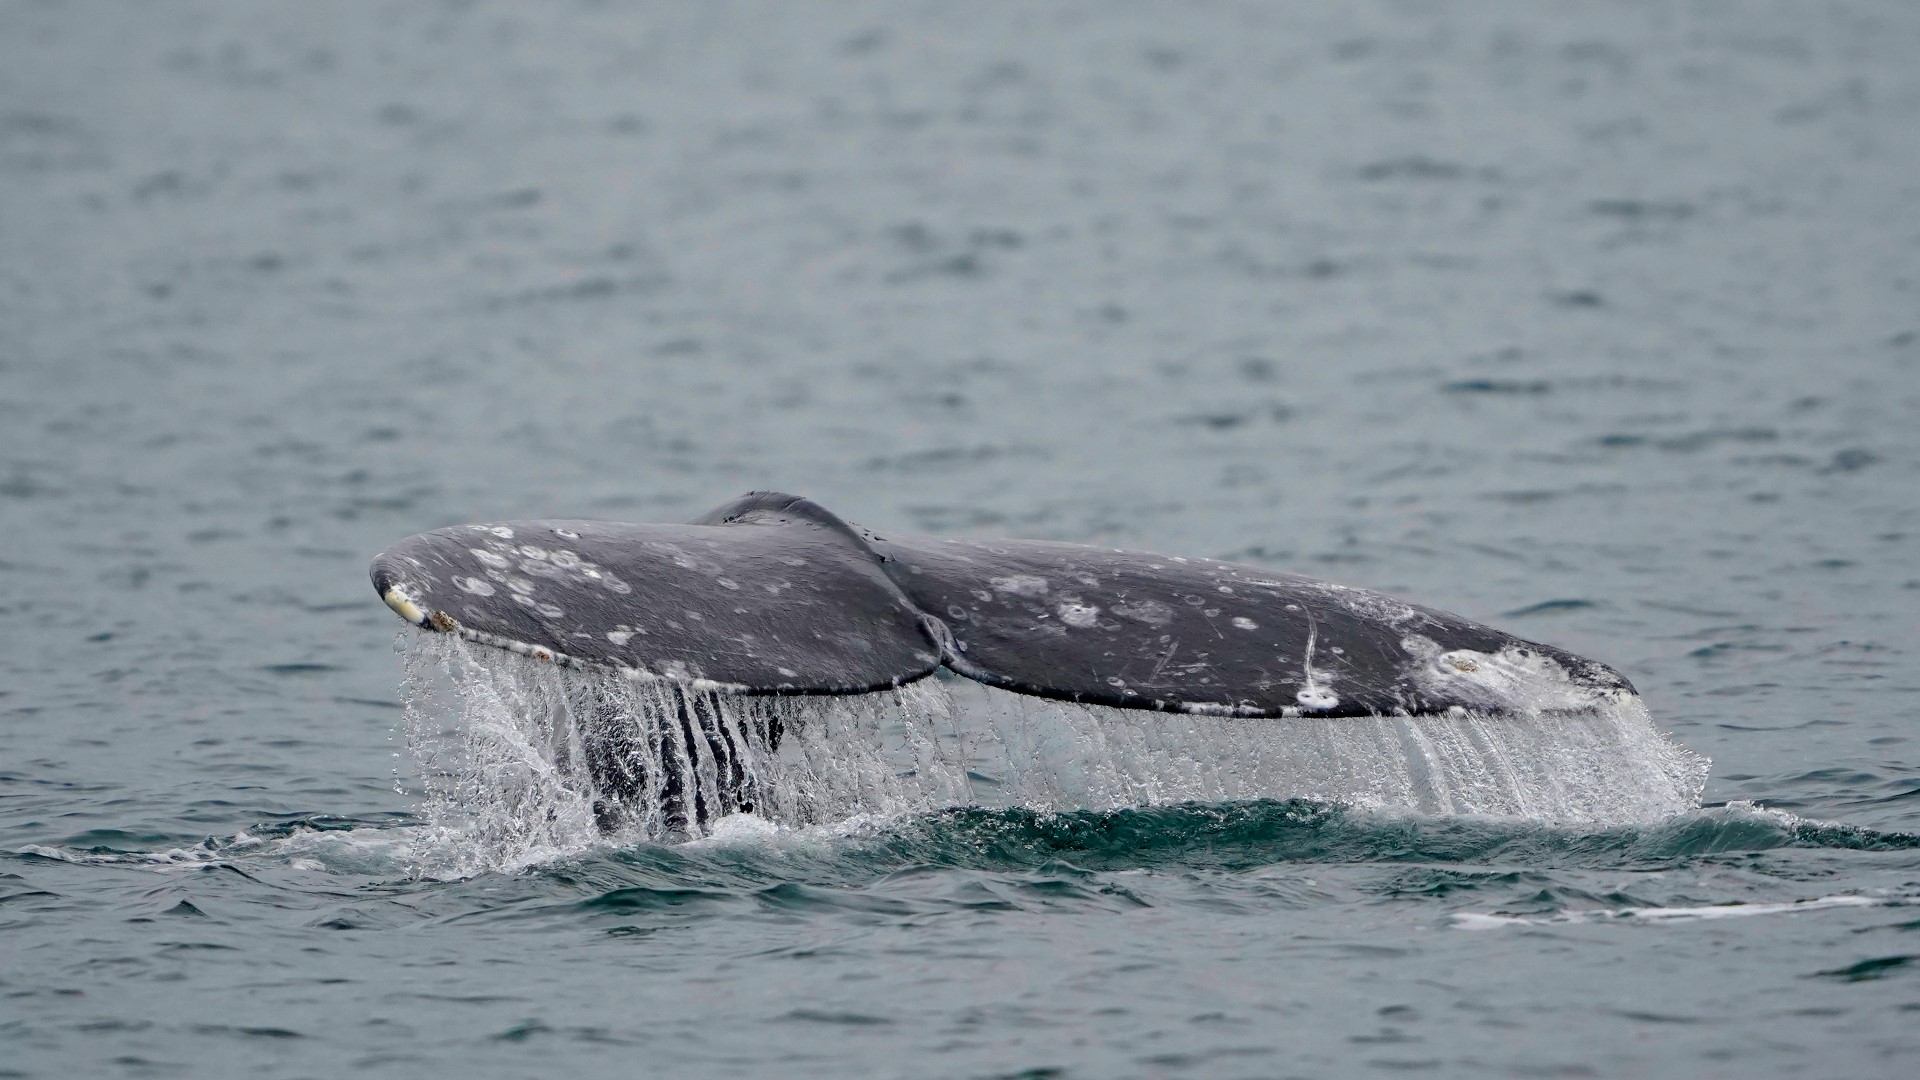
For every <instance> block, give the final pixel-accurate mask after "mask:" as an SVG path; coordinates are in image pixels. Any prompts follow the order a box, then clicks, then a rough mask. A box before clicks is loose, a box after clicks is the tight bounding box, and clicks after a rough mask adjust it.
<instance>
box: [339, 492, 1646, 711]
mask: <svg viewBox="0 0 1920 1080" xmlns="http://www.w3.org/2000/svg"><path fill="white" fill-rule="evenodd" d="M372 576H373V585H374V588H375V589H376V590H377V591H378V592H379V594H380V596H381V597H382V599H384V600H385V601H386V602H387V604H388V606H390V607H391V608H393V610H394V611H395V612H397V613H399V615H400V616H401V617H402V618H404V619H406V620H407V621H408V622H411V623H414V624H415V625H418V626H420V627H423V628H425V629H428V630H434V631H440V632H448V633H457V634H459V635H461V636H462V637H465V638H467V639H469V640H472V641H475V642H478V643H481V644H484V645H489V646H494V647H498V648H504V649H510V650H513V651H515V652H518V653H521V654H524V655H528V656H531V657H534V658H536V659H540V660H546V661H551V662H553V663H556V664H562V665H589V666H599V667H604V668H610V669H614V670H618V671H620V672H623V673H625V674H626V675H628V676H629V677H631V678H635V679H670V680H675V681H677V682H680V683H682V684H685V685H687V686H689V687H691V688H694V689H709V690H718V691H724V692H733V693H745V694H857V693H864V692H871V691H876V690H883V689H887V688H889V687H896V686H899V685H901V684H903V683H908V682H912V681H914V680H916V679H921V678H924V677H926V676H928V675H930V674H932V673H933V672H934V671H935V670H936V669H937V668H939V667H940V666H942V665H945V666H946V667H948V668H950V669H952V670H953V671H955V672H958V673H959V674H961V675H964V676H967V677H968V678H971V679H977V680H979V681H981V682H984V683H988V684H990V685H993V686H998V687H1002V688H1005V689H1007V690H1012V691H1015V692H1017V693H1022V694H1033V695H1038V696H1042V697H1051V698H1062V699H1067V700H1072V701H1081V702H1087V703H1092V704H1100V705H1112V706H1118V707H1121V708H1132V709H1160V710H1167V711H1177V712H1189V713H1204V714H1215V715H1227V716H1369V715H1416V716H1417V715H1430V714H1435V713H1447V712H1449V711H1455V710H1466V711H1471V712H1483V713H1507V712H1515V711H1523V710H1526V709H1577V708H1587V707H1594V706H1597V705H1599V704H1601V703H1603V702H1605V701H1609V700H1618V699H1621V698H1624V697H1626V696H1629V695H1631V694H1632V693H1633V687H1632V686H1631V685H1630V684H1629V683H1628V682H1627V680H1626V679H1625V678H1623V677H1622V676H1621V675H1620V674H1619V673H1618V672H1616V671H1614V670H1613V669H1611V668H1609V667H1606V666H1605V665H1602V664H1598V663H1595V662H1593V661H1590V660H1585V659H1582V658H1580V657H1578V656H1574V655H1572V654H1571V653H1567V652H1565V651H1563V650H1560V649H1556V648H1554V647H1552V646H1549V645H1542V644H1538V643H1535V642H1530V641H1523V640H1521V639H1519V638H1516V637H1513V636H1511V635H1509V634H1506V633H1503V632H1501V631H1499V630H1495V629H1492V628H1491V627H1487V626H1482V625H1480V624H1478V623H1474V622H1470V621H1468V620H1466V619H1463V618H1460V617H1459V616H1457V615H1451V614H1448V613H1447V612H1444V611H1438V610H1435V609H1432V608H1427V607H1421V606H1419V605H1417V604H1410V603H1406V602H1404V601H1401V600H1397V599H1395V598H1393V597H1390V596H1386V595H1384V594H1381V593H1377V592H1372V591H1369V590H1366V589H1355V588H1349V587H1347V586H1344V585H1335V584H1332V583H1329V582H1323V581H1316V580H1314V579H1312V578H1306V577H1301V576H1298V575H1295V574H1283V573H1275V572H1273V571H1270V570H1265V569H1261V568H1259V567H1254V566H1245V565H1239V564H1235V563H1226V562H1219V561H1216V560H1213V559H1186V558H1180V557H1177V556H1168V555H1155V554H1150V553H1146V552H1137V551H1120V550H1116V549H1111V548H1100V547H1089V546H1085V545H1081V544H1063V543H1054V542H1049V541H1041V540H958V539H944V538H939V537H930V536H892V537H885V536H880V535H877V534H875V533H874V532H872V531H871V530H868V529H864V528H859V527H857V526H854V525H851V524H849V523H847V522H845V521H843V520H841V519H840V518H838V517H836V516H835V515H834V514H832V513H830V512H829V511H827V510H826V509H825V508H823V507H821V506H819V505H818V504H816V503H814V502H812V501H811V500H808V499H804V498H800V497H798V496H794V495H784V494H780V493H778V492H753V493H750V494H748V495H745V496H742V497H741V498H739V499H736V500H734V501H733V502H730V503H728V504H726V505H725V506H722V507H719V508H718V509H716V510H713V511H711V512H709V513H707V514H705V515H702V516H701V517H699V518H697V519H695V520H694V521H692V522H690V523H688V524H685V525H636V524H627V523H624V522H611V521H512V522H503V523H498V524H486V525H459V526H455V527H452V528H447V529H436V530H434V531H432V532H427V533H421V534H419V535H418V536H412V537H409V538H407V539H405V540H402V541H401V542H400V543H398V544H395V545H394V546H393V547H391V548H389V549H387V550H386V551H383V552H381V553H380V554H379V556H377V557H376V558H375V559H374V560H373V567H372Z"/></svg>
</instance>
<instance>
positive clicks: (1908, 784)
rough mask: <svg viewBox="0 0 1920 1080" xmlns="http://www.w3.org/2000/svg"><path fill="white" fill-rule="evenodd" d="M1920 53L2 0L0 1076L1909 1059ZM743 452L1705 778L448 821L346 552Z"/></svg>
mask: <svg viewBox="0 0 1920 1080" xmlns="http://www.w3.org/2000/svg"><path fill="white" fill-rule="evenodd" d="M1917 53H1920V8H1915V7H1914V6H1912V5H1909V4H1903V3H1892V2H1880V3H1875V2H1869V0H1853V2H1835V3H1826V4H1821V5H1817V6H1816V5H1809V4H1802V3H1795V2H1778V3H1765V2H1754V3H1745V4H1706V3H1677V2H1675V3H1664V2H1644V3H1628V2H1612V3H1602V4H1592V5H1582V6H1580V7H1578V8H1566V7H1558V6H1556V7H1551V8H1549V7H1545V6H1541V5H1534V4H1527V3H1517V2H1515V3H1508V2H1497V3H1496V2H1478V0H1476V2H1473V3H1467V2H1459V3H1446V4H1412V3H1387V2H1370V3H1356V4H1346V5H1339V6H1333V5H1309V4H1278V5H1275V4H1253V3H1249V4H1231V3H1198V4H1182V5H1179V6H1178V7H1177V8H1176V7H1174V6H1168V5H1155V4H1142V3H1101V4H1078V3H1067V4H1057V5H1032V6H1029V5H1008V4H935V3H913V4H852V3H849V4H834V5H781V4H751V3H727V2H719V3H708V4H701V5H684V6H667V5H649V6H636V5H625V4H614V3H565V4H550V5H541V6H532V5H524V6H523V5H512V4H505V3H457V4H456V3H436V4H410V3H409V4H402V3H388V4H371V3H346V4H330V5H303V4H294V3H283V4H226V3H179V4H169V5H142V4H104V3H103V4H81V3H54V2H30V0H16V2H11V3H7V4H5V5H4V6H0V638H3V639H4V643H5V648H4V649H0V1076H32V1077H41V1076H74V1075H85V1076H108V1075H124V1076H224V1075H261V1076H266V1075H271V1076H289V1077H292V1076H339V1075H349V1074H351V1075H392V1076H432V1075H454V1074H459V1075H468V1076H547V1075H576V1076H616V1075H656V1074H665V1073H669V1072H671V1073H673V1074H677V1075H700V1076H735V1075H767V1076H849V1075H873V1076H915V1077H918V1076H939V1077H947V1076H953V1077H974V1076H978V1077H991V1076H1023V1077H1095V1076H1099V1077H1107V1076H1114V1077H1119V1076H1139V1077H1156V1076H1167V1077H1186V1076H1248V1077H1278V1076H1351V1075H1372V1074H1375V1073H1382V1074H1386V1073H1391V1074H1400V1073H1407V1072H1412V1073H1416V1074H1419V1073H1425V1074H1432V1075H1461V1076H1467V1075H1471V1076H1486V1075H1513V1076H1595V1075H1598V1076H1614V1075H1671V1076H1715V1075H1725V1076H1742V1077H1747V1076H1776V1075H1777V1076H1788V1075H1818V1076H1830V1075H1850V1076H1906V1075H1911V1071H1912V1068H1913V1064H1914V1062H1915V1060H1916V1054H1920V1036H1916V1034H1915V1024H1916V1021H1917V1020H1920V912H1917V911H1915V910H1914V908H1913V906H1912V905H1915V904H1920V756H1916V752H1917V750H1916V747H1917V744H1916V743H1915V742H1914V741H1913V740H1914V738H1915V735H1916V732H1915V716H1916V705H1915V702H1916V700H1920V698H1916V694H1920V666H1917V663H1916V649H1920V628H1917V626H1920V623H1917V620H1916V614H1917V613H1920V559H1916V555H1920V509H1917V507H1920V499H1916V495H1920V424H1916V418H1917V417H1920V295H1916V253H1920V211H1916V206H1920V123H1916V122H1915V118H1916V116H1920V67H1916V66H1915V65H1914V63H1913V57H1914V56H1915V55H1916V54H1917ZM765 487H774V488H781V489H785V490H790V491H795V492H799V493H802V494H806V495H809V496H811V497H813V498H815V499H817V500H819V501H820V502H822V503H824V504H825V505H826V506H827V507H829V508H830V509H832V510H834V511H836V512H838V513H840V514H842V515H844V516H846V517H849V518H852V519H855V520H858V521H861V522H864V523H867V524H869V525H872V526H875V527H877V528H882V529H886V528H897V529H906V530H918V531H927V532H946V533H955V534H966V535H1018V536H1030V537H1040V538H1048V539H1063V540H1074V541H1086V542H1096V543H1102V544H1111V545H1115V546H1126V547H1141V548H1148V549H1156V550H1163V551H1173V552H1181V553H1186V554H1191V555H1211V556H1217V557H1222V558H1231V559H1236V560H1241V561H1247V562H1254V563H1259V564H1262V565H1268V566H1272V567H1275V568H1278V569H1287V570H1294V571H1299V572H1304V573H1311V574H1316V575H1319V576H1324V577H1329V578H1333V579H1336V580H1340V581H1345V582H1348V583H1352V584H1356V585H1365V586H1370V587H1374V588H1379V589H1385V590H1388V591H1391V592H1395V593H1397V594H1401V595H1404V596H1406V597H1408V598H1410V599H1414V600H1417V601H1419V602H1422V603H1427V604H1431V605H1434V606H1438V607H1443V608H1447V609H1450V610H1454V611H1458V612H1460V613H1462V614H1464V615H1467V616H1469V617H1473V618H1477V619H1480V620H1482V621H1486V622H1491V623H1494V624H1496V625H1499V626H1502V627H1504V628H1507V629H1510V630H1512V631H1514V632H1516V633H1519V634H1521V635H1523V636H1527V637H1533V638H1538V639H1543V640H1548V641H1552V642H1554V643H1556V644H1559V645H1562V646H1565V647H1567V648H1570V649H1572V650H1574V651H1576V652H1579V653H1583V654H1586V655H1591V656H1593V657H1596V658H1598V659H1601V660H1605V661H1607V662H1609V663H1611V664H1613V665H1614V666H1616V667H1618V668H1620V669H1621V670H1623V671H1625V672H1626V673H1627V674H1628V675H1629V676H1630V677H1631V678H1633V679H1634V680H1635V682H1636V683H1637V685H1638V686H1639V688H1640V689H1641V691H1642V692H1643V694H1644V695H1645V699H1646V702H1647V705H1648V708H1649V709H1650V710H1651V712H1652V715H1653V717H1654V718H1655V720H1656V722H1658V723H1659V724H1660V725H1662V726H1663V727H1664V728H1665V729H1667V730H1668V731H1670V732H1672V733H1673V734H1674V736H1675V737H1676V738H1677V739H1678V740H1679V741H1680V742H1682V743H1684V744H1685V745H1686V746H1688V747H1690V748H1691V749H1693V750H1695V751H1697V752H1699V753H1702V754H1705V755H1707V756H1710V757H1711V758H1712V760H1713V768H1712V772H1711V775H1710V777H1709V780H1708V785H1707V789H1706V793H1705V796H1704V802H1705V803H1706V806H1705V807H1704V808H1702V809H1700V810H1697V811H1693V812H1690V813H1686V814H1682V815H1680V816H1678V817H1673V818H1668V819H1665V820H1659V821H1653V822H1637V823H1636V822H1619V823H1600V824H1592V825H1587V826H1547V825H1541V824H1535V823H1528V822H1525V821H1517V820H1501V819H1492V818H1485V817H1460V816H1446V815H1432V814H1426V815H1422V814H1404V813H1403V814H1391V813H1374V812H1368V811H1365V810H1359V809H1353V808H1346V807H1342V806H1339V805H1335V804H1331V803H1327V802H1324V801H1311V800H1289V799H1269V800H1255V801H1230V802H1196V803H1192V804H1187V805H1179V806H1162V807H1155V808H1148V809H1142V810H1137V811H1128V810H1124V809H1122V810H1114V809H1111V808H1104V809H1088V810H1081V811H1067V812H1059V813H1054V812H1045V811H1044V810H1036V809H1030V808H1022V807H1019V806H1003V807H999V808H988V807H979V808H965V807H956V808H953V809H950V810H942V811H937V812H933V813H928V814H919V815H910V816H905V817H898V818H894V819H890V820H879V821H865V822H852V823H847V824H845V825H844V826H843V827H840V828H834V829H815V830H784V831H783V830H776V829H773V828H772V827H770V826H766V825H765V824H764V823H756V822H750V821H743V822H737V823H735V825H733V826H730V827H728V828H726V829H723V830H722V833H721V835H720V836H717V837H715V838H712V839H709V840H703V841H700V842H698V843H695V844H691V845H681V846H661V845H639V846H626V847H614V848H607V847H598V848H590V849H584V850H579V851H574V852H570V853H566V854H563V855H560V856H557V857H555V858H553V859H551V860H548V861H544V862H540V863H538V864H537V865H534V866H532V867H531V868H522V869H511V868H507V869H487V868H485V867H480V868H478V869H476V868H475V866H474V865H472V864H471V863H470V862H466V863H463V862H461V861H460V858H461V857H463V853H462V852H458V851H449V850H447V849H446V848H445V846H444V845H442V846H436V844H437V843H439V840H437V839H436V838H437V837H438V836H439V834H436V833H435V832H434V830H433V829H432V828H431V827H430V826H429V824H428V823H427V822H426V821H425V820H424V819H423V818H422V816H421V815H422V811H421V803H420V797H419V794H418V792H419V789H420V784H419V777H418V775H417V770H416V767H415V765H414V763H413V759H412V758H410V757H409V756H407V755H406V754H405V752H404V750H403V747H402V743H403V735H404V732H403V731H402V728H403V724H402V715H403V714H402V709H401V705H400V693H399V690H398V689H397V687H398V684H399V682H400V679H401V666H402V665H401V658H399V657H397V656H396V655H395V652H394V648H393V642H394V632H395V629H396V626H397V625H398V624H397V623H396V621H395V620H394V618H393V616H392V614H391V613H390V612H388V611H387V610H386V609H385V608H384V607H382V606H381V605H380V603H379V602H378V600H377V599H376V598H375V597H374V596H373V594H372V591H371V589H370V588H369V587H368V585H367V581H366V578H365V566H366V562H367V560H368V559H369V558H370V557H371V555H372V554H373V553H374V552H376V551H378V550H380V549H381V548H382V547H384V546H386V545H388V544H390V543H392V542H393V541H395V540H397V539H399V538H400V537H403V536H405V535H408V534H410V533H414V532H419V531H422V530H425V529H428V528H433V527H438V526H441V525H445V524H451V523H456V522H461V521H473V520H487V519H507V518H523V517H543V516H546V517H561V516H567V517H608V518H620V519H628V520H643V521H655V520H663V521H670V520H684V519H685V518H687V517H691V516H693V515H694V514H697V513H699V512H701V511H703V510H705V509H707V508H708V507H709V506H712V505H715V504H717V503H719V502H721V501H723V500H725V499H727V498H730V497H732V496H734V495H737V494H739V493H740V492H742V491H745V490H748V489H751V488H765ZM1056 809H1057V808H1056ZM442 839H444V838H442ZM447 843H449V844H451V843H453V841H451V840H449V841H447ZM469 854H470V853H469ZM1726 905H1741V906H1739V907H1729V906H1726ZM1736 916H1738V917H1736Z"/></svg>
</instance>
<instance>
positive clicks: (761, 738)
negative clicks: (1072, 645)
mask: <svg viewBox="0 0 1920 1080" xmlns="http://www.w3.org/2000/svg"><path fill="white" fill-rule="evenodd" d="M402 636H403V640H402V643H401V647H402V650H403V652H404V653H405V656H406V672H407V692H406V719H405V724H406V730H407V741H408V744H409V746H410V748H411V749H412V751H413V753H414V755H415V757H416V759H417V763H418V766H419V770H420V774H421V777H422V784H423V787H424V792H423V794H424V805H423V808H422V809H423V812H424V814H425V816H426V817H427V819H428V820H429V822H430V823H431V824H432V825H433V826H435V827H436V828H438V829H441V830H445V831H447V832H448V833H449V834H450V835H455V836H459V837H463V838H464V839H465V840H466V841H467V842H469V843H471V844H473V845H475V846H476V847H477V848H478V849H479V851H480V852H482V853H483V861H484V862H485V863H486V864H487V865H491V866H501V867H508V866H523V865H527V864H529V863H533V862H538V861H542V860H544V859H547V858H551V857H555V856H559V855H564V854H567V853H571V852H575V851H579V850H582V849H584V848H587V847H591V846H595V845H599V844H605V843H609V842H614V843H618V842H633V841H641V840H661V839H675V838H682V837H690V836H700V835H704V834H706V833H708V832H710V831H711V829H712V827H713V823H714V822H715V821H716V820H720V819H722V818H724V817H725V816H727V815H730V814H734V813H738V812H751V813H753V814H754V815H756V816H757V817H759V818H761V819H763V820H765V821H768V822H771V823H773V824H776V825H780V826H819V825H832V824H835V823H843V822H849V821H857V820H862V819H866V820H873V819H888V818H894V817H898V816H900V815H907V814H915V813H922V812H926V811H931V810H937V809H940V808H943V807H950V806H963V805H978V806H995V807H998V806H1023V807H1028V808H1031V809H1035V810H1040V811H1055V810H1074V809H1084V810H1109V809H1115V808H1120V807H1128V806H1157V805H1169V804H1175V803H1191V802H1224V801H1234V800H1247V799H1310V800H1315V801H1320V802H1327V803H1337V804H1343V805H1350V806H1356V807H1360V808H1365V809H1370V810H1380V811H1388V812H1394V811H1399V812H1406V813H1413V814H1429V815H1431V814H1479V815H1493V816H1504V817H1521V818H1528V819H1533V820H1537V821H1543V822H1559V823H1583V824H1603V825H1604V824H1621V823H1629V822H1643V821H1651V820H1658V819H1660V818H1665V817H1668V816H1671V815H1674V814H1678V813H1682V812H1684V811H1687V810H1690V809H1693V808H1695V807H1696V806H1697V805H1698V803H1699V797H1700V792H1701V790H1702V787H1703V785H1704V784H1705V780H1706V774H1707V765H1708V763H1707V761H1706V759H1704V758H1703V757H1701V756H1699V755H1697V754H1694V753H1692V752H1691V751H1688V750H1686V749H1685V748H1683V747H1681V746H1679V745H1677V744H1676V743H1675V742H1673V741H1672V740H1671V739H1670V738H1668V737H1667V736H1666V735H1665V734H1663V733H1662V732H1660V731H1659V730H1658V729H1657V728H1656V727H1655V726H1654V724H1653V722H1652V720H1651V718H1650V717H1649V716H1648V715H1647V712H1646V710H1645V708H1644V707H1643V706H1642V705H1641V704H1640V702H1639V701H1638V699H1635V698H1626V699H1615V700H1609V701H1605V702H1600V703H1596V704H1595V705H1594V706H1593V707H1590V708H1585V709H1577V710H1566V709H1549V708H1536V709H1529V710H1527V711H1526V712H1525V713H1523V714H1521V715H1503V716H1485V715H1478V714H1472V713H1466V714H1459V715H1450V716H1423V717H1361V718H1298V719H1275V718H1236V717H1214V716H1196V715H1187V714H1178V713H1158V712H1150V711H1140V710H1125V709H1117V708H1108V707H1105V706H1090V705H1078V704H1073V703H1068V702H1061V701H1052V700H1047V699H1041V698H1033V697H1025V696H1021V695H1016V694H1011V693H1007V692H1004V691H1000V690H996V689H993V688H990V687H986V686H983V685H980V684H978V683H973V682H970V681H966V680H962V679H957V678H947V677H935V678H929V679H925V680H922V681H920V682H916V683H912V684H909V685H907V686H904V687H901V688H899V689H897V690H892V691H886V692H882V693H874V694H864V695H856V696H850V697H784V698H783V697H748V696H740V695H734V694H727V693H724V692H720V691H715V690H694V689H689V688H686V687H685V686H684V685H683V684H678V683H673V682H669V681H665V680H658V681H645V682H643V681H634V680H631V679H627V678H623V677H621V676H620V675H617V674H614V673H611V672H606V673H603V672H598V671H594V670H591V669H578V668H571V669H570V668H559V667H556V666H554V665H552V664H546V663H541V662H539V661H537V660H533V659H529V658H526V657H523V656H519V655H516V654H513V653H508V652H504V651H500V650H495V649H489V648H485V647H484V646H475V645H472V644H469V643H467V642H464V641H462V640H461V639H460V638H458V637H456V636H453V635H442V634H423V633H416V632H411V631H407V632H403V635H402Z"/></svg>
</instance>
